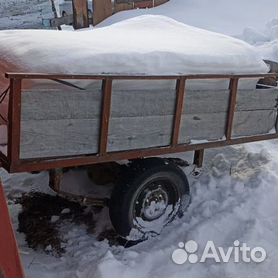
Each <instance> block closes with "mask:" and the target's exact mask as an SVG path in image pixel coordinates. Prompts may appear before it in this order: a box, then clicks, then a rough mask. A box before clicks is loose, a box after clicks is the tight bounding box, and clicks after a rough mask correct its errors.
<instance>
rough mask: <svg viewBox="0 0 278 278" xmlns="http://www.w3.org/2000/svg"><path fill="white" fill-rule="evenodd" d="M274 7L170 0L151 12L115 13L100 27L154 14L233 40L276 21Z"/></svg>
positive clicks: (271, 2) (254, 1) (227, 0)
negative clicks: (247, 29)
mask: <svg viewBox="0 0 278 278" xmlns="http://www.w3.org/2000/svg"><path fill="white" fill-rule="evenodd" d="M277 4H278V2H277V0H244V1H243V0H233V1H231V0H170V1H169V2H167V3H165V4H163V5H161V6H158V7H155V8H152V9H136V10H131V11H123V12H120V13H116V14H114V15H113V16H112V17H109V18H107V19H106V20H105V21H103V22H101V23H100V24H99V26H107V25H111V24H113V23H115V22H119V21H122V20H125V19H128V18H132V17H135V16H139V15H143V14H155V15H165V16H169V17H171V18H173V19H175V20H178V21H180V22H183V23H185V24H189V25H192V26H196V27H199V28H204V29H206V30H210V31H214V32H219V33H223V34H228V35H232V36H234V35H238V34H241V33H242V31H243V29H244V28H246V27H250V28H252V29H255V30H257V31H260V32H262V31H263V28H264V26H265V24H266V23H267V22H268V21H269V20H270V19H272V18H277V17H278V16H277V8H278V5H277Z"/></svg>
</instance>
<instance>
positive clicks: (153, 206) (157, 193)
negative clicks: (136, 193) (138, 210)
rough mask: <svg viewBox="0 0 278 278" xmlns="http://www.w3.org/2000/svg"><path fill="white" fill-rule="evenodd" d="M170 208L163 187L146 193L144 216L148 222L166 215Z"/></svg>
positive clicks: (143, 207)
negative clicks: (167, 209)
mask: <svg viewBox="0 0 278 278" xmlns="http://www.w3.org/2000/svg"><path fill="white" fill-rule="evenodd" d="M167 206H168V194H167V192H166V191H165V190H163V189H162V187H161V186H158V188H157V189H154V190H150V191H148V192H147V193H146V196H145V198H144V200H143V206H142V215H143V216H144V218H145V219H146V220H149V221H151V220H154V219H157V218H159V217H160V216H161V215H163V214H164V212H165V210H166V208H167Z"/></svg>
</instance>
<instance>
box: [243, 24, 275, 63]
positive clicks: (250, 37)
mask: <svg viewBox="0 0 278 278" xmlns="http://www.w3.org/2000/svg"><path fill="white" fill-rule="evenodd" d="M238 37H239V38H240V39H242V40H244V41H246V42H248V43H250V44H252V45H254V46H255V48H256V51H257V53H258V54H259V55H260V56H261V57H262V58H263V59H268V60H273V61H277V62H278V39H277V38H278V19H273V20H270V21H269V22H268V23H267V24H266V25H265V30H264V31H263V32H258V31H257V30H254V29H252V28H245V29H244V31H243V33H242V35H240V36H238Z"/></svg>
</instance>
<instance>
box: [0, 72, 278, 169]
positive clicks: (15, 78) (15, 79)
mask: <svg viewBox="0 0 278 278" xmlns="http://www.w3.org/2000/svg"><path fill="white" fill-rule="evenodd" d="M6 77H7V78H10V79H11V91H10V104H9V119H8V124H9V128H8V129H9V134H8V156H7V157H6V156H5V155H4V154H2V153H1V152H0V160H1V162H2V164H3V167H5V169H7V170H8V171H9V172H32V171H42V170H49V169H55V168H66V167H74V166H82V165H83V166H84V165H90V164H96V163H104V162H111V161H117V160H126V159H136V158H142V157H150V156H158V155H164V154H170V153H178V152H186V151H198V150H200V152H197V153H196V156H195V157H196V159H195V160H196V161H197V162H198V163H197V164H199V165H201V162H202V161H201V160H202V157H203V154H202V151H201V150H204V149H206V148H217V147H224V146H229V145H233V144H242V143H248V142H254V141H260V140H270V139H276V138H278V133H277V130H276V132H275V133H274V134H262V135H255V136H247V137H240V138H233V137H232V129H233V118H234V112H235V106H236V96H237V85H238V81H239V79H242V78H247V79H252V78H256V79H258V78H263V77H276V74H273V73H270V74H245V75H230V74H229V75H225V74H199V75H186V76H176V75H169V76H161V75H160V76H145V75H136V76H133V75H120V76H119V75H65V74H38V73H35V74H27V73H7V74H6ZM23 79H63V80H67V79H77V80H78V79H80V80H81V79H85V80H87V79H88V80H89V79H91V80H102V82H103V86H102V94H103V106H102V117H101V128H100V140H99V151H98V153H97V154H90V153H88V154H86V155H78V156H66V157H51V158H47V157H45V158H40V159H24V160H23V159H20V107H21V81H22V80H23ZM188 79H226V80H230V101H229V108H228V115H227V125H226V139H225V140H219V141H213V142H205V143H200V144H179V143H178V138H179V131H180V124H181V116H182V111H183V106H184V98H185V90H186V89H185V81H186V80H188ZM113 80H176V81H177V86H176V87H177V88H176V97H177V99H176V108H175V114H174V122H173V130H172V142H171V144H170V145H168V146H165V147H154V148H146V149H139V150H129V151H120V152H107V141H108V130H109V118H110V110H111V96H112V81H113Z"/></svg>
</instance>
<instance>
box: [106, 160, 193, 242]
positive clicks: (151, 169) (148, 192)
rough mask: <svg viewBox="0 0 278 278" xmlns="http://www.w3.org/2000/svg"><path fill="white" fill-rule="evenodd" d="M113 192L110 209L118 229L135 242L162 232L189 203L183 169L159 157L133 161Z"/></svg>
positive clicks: (115, 226)
mask: <svg viewBox="0 0 278 278" xmlns="http://www.w3.org/2000/svg"><path fill="white" fill-rule="evenodd" d="M123 176H124V177H123V179H122V180H121V181H120V182H119V183H118V184H117V185H116V186H115V188H114V191H113V192H112V196H111V200H110V205H109V211H110V218H111V222H112V224H113V226H114V228H115V230H116V231H117V232H118V233H119V234H120V235H121V236H122V237H124V238H126V239H128V240H131V241H138V240H144V239H147V238H149V237H150V236H154V235H157V234H160V232H161V230H162V229H163V227H165V226H166V225H167V224H168V223H170V222H171V221H172V220H173V219H174V218H175V217H176V216H181V215H182V212H183V211H184V209H185V208H186V207H187V206H188V205H189V202H190V195H189V185H188V181H187V178H186V176H185V174H184V173H183V171H182V170H181V169H180V168H178V167H177V166H176V165H174V164H172V163H169V162H166V161H165V160H163V159H159V158H150V159H142V160H138V161H135V162H133V163H131V165H130V167H129V168H128V170H127V171H126V173H125V174H124V175H123Z"/></svg>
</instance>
